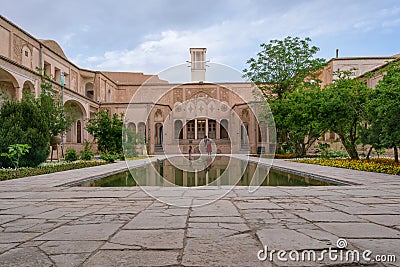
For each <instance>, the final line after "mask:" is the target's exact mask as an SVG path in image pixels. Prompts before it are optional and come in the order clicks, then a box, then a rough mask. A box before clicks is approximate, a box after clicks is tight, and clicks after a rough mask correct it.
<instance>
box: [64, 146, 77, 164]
mask: <svg viewBox="0 0 400 267" xmlns="http://www.w3.org/2000/svg"><path fill="white" fill-rule="evenodd" d="M78 158H79V156H78V153H77V152H76V150H75V148H68V149H67V151H66V152H65V160H66V161H68V162H71V161H76V160H78Z"/></svg>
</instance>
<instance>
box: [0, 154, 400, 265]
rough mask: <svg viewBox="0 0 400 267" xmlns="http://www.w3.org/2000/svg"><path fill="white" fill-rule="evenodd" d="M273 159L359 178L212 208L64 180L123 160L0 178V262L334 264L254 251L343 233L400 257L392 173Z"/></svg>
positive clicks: (241, 196) (398, 201)
mask: <svg viewBox="0 0 400 267" xmlns="http://www.w3.org/2000/svg"><path fill="white" fill-rule="evenodd" d="M145 161H146V160H139V161H135V162H134V163H132V164H133V165H135V164H136V165H140V164H143V163H145ZM274 165H276V166H278V167H281V168H287V169H292V170H297V171H304V172H312V173H315V174H319V175H322V176H326V177H331V178H338V179H341V180H344V181H348V182H351V183H355V184H357V185H352V186H329V187H262V188H260V189H259V190H257V191H256V192H255V193H249V191H248V188H247V187H240V188H238V187H237V188H236V189H234V190H233V191H232V192H230V193H229V194H228V195H227V196H225V197H224V198H222V199H220V200H218V201H216V202H213V203H212V204H210V205H206V206H202V207H193V208H178V207H173V206H167V205H165V204H163V203H161V202H158V201H156V200H154V199H153V198H151V197H150V196H148V195H147V194H145V193H144V192H143V191H142V190H141V189H140V188H138V187H131V188H93V187H92V188H89V187H88V188H83V187H66V186H61V185H63V184H65V183H67V182H72V181H76V180H79V179H82V178H85V177H89V176H97V175H100V174H104V173H112V172H116V171H120V170H122V169H124V168H126V164H125V163H124V162H120V163H115V164H111V165H105V166H98V167H92V168H89V169H85V170H82V169H81V170H73V171H66V172H63V173H58V174H48V175H42V176H37V177H28V178H23V179H17V180H10V181H4V182H0V201H1V202H0V253H1V254H0V265H1V266H308V265H310V266H315V265H339V264H341V262H339V261H337V262H335V261H329V259H328V258H327V259H326V260H324V261H322V262H318V263H315V262H290V261H288V262H282V261H279V260H278V259H277V258H276V257H274V261H273V262H270V261H268V260H266V261H263V262H262V261H259V260H258V258H257V252H258V251H259V250H261V249H263V246H264V245H268V249H275V250H280V249H283V250H287V251H289V250H305V249H315V250H317V251H322V250H323V249H328V248H329V247H336V241H337V239H338V238H345V239H346V240H347V242H348V246H347V249H358V250H360V251H363V250H365V249H369V250H371V251H372V252H373V255H377V254H393V255H396V257H397V262H395V263H385V266H393V265H394V266H400V253H399V252H400V194H399V193H400V177H399V176H392V175H384V174H375V173H367V172H360V171H352V170H345V169H338V168H331V167H323V166H313V165H306V164H301V163H294V162H288V161H283V160H275V161H274ZM161 190H162V189H161ZM208 190H216V191H218V190H219V189H218V188H210V189H208ZM170 193H171V189H170ZM172 195H173V190H172ZM201 197H202V196H201V193H200V194H199V195H198V198H201ZM194 201H195V200H194ZM348 265H351V266H352V264H348ZM354 265H356V264H354ZM371 265H372V266H383V264H382V263H379V264H378V263H373V264H371Z"/></svg>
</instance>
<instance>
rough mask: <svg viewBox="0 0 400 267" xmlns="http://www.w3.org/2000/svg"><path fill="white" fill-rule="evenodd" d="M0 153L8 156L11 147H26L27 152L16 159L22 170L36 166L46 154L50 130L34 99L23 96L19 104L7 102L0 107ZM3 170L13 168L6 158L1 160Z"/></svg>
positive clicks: (29, 96) (43, 159)
mask: <svg viewBox="0 0 400 267" xmlns="http://www.w3.org/2000/svg"><path fill="white" fill-rule="evenodd" d="M0 125H1V127H0V153H7V151H8V147H9V146H11V145H14V144H27V145H29V146H30V147H31V149H30V150H29V152H28V153H26V154H25V155H22V156H21V157H20V160H19V166H21V167H25V166H28V167H36V166H37V165H39V164H40V163H42V162H44V161H45V160H46V158H47V157H48V155H49V152H50V151H49V141H50V138H49V134H48V133H49V130H48V124H47V121H46V118H45V115H44V114H43V112H42V111H41V109H40V107H39V106H38V102H37V100H36V99H35V98H34V97H33V96H32V95H29V94H25V95H24V96H23V97H22V100H21V101H19V102H13V101H6V102H4V103H3V104H2V106H1V108H0ZM0 165H1V166H2V167H10V166H12V162H10V161H9V160H8V159H7V158H5V157H0Z"/></svg>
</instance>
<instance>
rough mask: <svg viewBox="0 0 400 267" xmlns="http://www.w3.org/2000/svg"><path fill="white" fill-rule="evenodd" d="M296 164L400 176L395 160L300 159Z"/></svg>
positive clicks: (399, 164) (398, 166)
mask: <svg viewBox="0 0 400 267" xmlns="http://www.w3.org/2000/svg"><path fill="white" fill-rule="evenodd" d="M294 161H296V162H301V163H308V164H317V165H322V166H331V167H338V168H346V169H352V170H358V171H367V172H379V173H386V174H394V175H400V163H395V162H394V160H393V159H386V158H383V159H369V160H366V159H360V160H352V159H300V160H294Z"/></svg>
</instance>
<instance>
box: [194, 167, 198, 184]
mask: <svg viewBox="0 0 400 267" xmlns="http://www.w3.org/2000/svg"><path fill="white" fill-rule="evenodd" d="M197 179H198V173H197V170H194V186H197V184H198V181H197Z"/></svg>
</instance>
